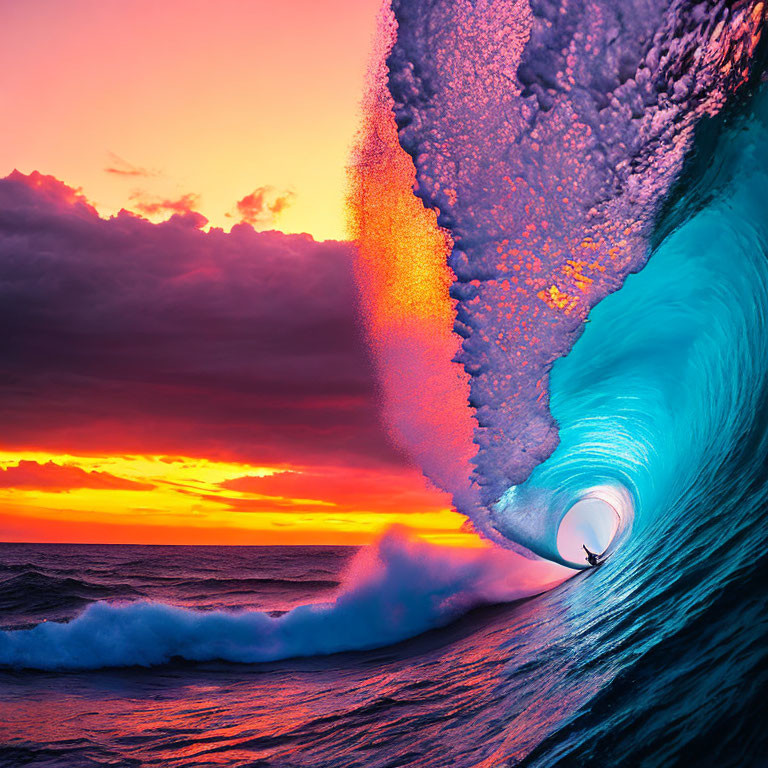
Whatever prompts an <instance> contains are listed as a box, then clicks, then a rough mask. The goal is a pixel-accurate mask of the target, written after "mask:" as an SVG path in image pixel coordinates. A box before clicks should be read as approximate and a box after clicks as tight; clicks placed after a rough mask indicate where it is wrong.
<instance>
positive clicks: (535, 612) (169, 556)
mask: <svg viewBox="0 0 768 768" xmlns="http://www.w3.org/2000/svg"><path fill="white" fill-rule="evenodd" d="M742 509H744V508H743V507H742ZM746 518H747V519H745V520H744V525H743V526H742V527H741V528H740V532H738V531H734V530H732V531H731V535H730V536H729V538H728V539H727V541H721V543H720V546H719V548H718V549H717V551H716V553H713V557H712V558H706V557H703V556H699V557H691V556H690V554H689V555H687V556H683V555H682V552H686V553H691V552H692V553H699V555H701V553H702V552H703V550H704V549H708V548H709V545H710V543H711V538H710V536H711V531H712V528H711V526H705V525H701V526H698V527H694V528H692V529H691V530H678V531H677V532H675V531H667V532H665V534H669V535H668V536H667V535H665V536H664V539H665V541H666V543H665V544H664V546H663V549H662V551H660V552H658V553H655V554H652V555H651V554H649V555H647V556H646V557H645V558H644V559H643V558H640V559H638V556H637V553H636V552H632V551H631V549H630V548H627V549H625V550H623V551H622V553H620V554H618V555H617V556H616V557H615V559H613V560H612V561H609V562H608V563H606V564H605V565H604V566H601V567H600V568H599V569H597V570H594V571H588V572H583V573H581V574H579V575H577V576H576V577H574V578H573V579H570V580H569V581H567V582H565V583H564V584H563V585H561V586H560V587H558V588H556V589H554V590H552V591H551V592H548V593H546V594H544V595H541V596H539V597H536V598H533V599H530V600H526V601H523V602H520V603H517V604H513V605H507V606H499V607H489V608H485V609H480V610H478V611H475V612H473V613H471V614H470V615H468V616H466V617H465V618H464V619H462V620H461V621H459V622H458V623H455V624H453V625H451V626H450V627H448V628H444V629H440V630H435V631H433V632H431V633H428V634H426V635H422V636H421V637H419V638H416V639H414V640H411V641H408V642H406V643H402V644H400V645H397V646H392V647H389V648H385V649H382V650H378V651H369V652H362V653H354V654H337V655H334V656H330V657H318V658H312V659H304V660H293V661H290V660H288V661H282V662H275V663H271V664H263V665H255V666H254V665H236V664H233V665H228V664H220V663H207V664H193V663H187V662H182V661H177V662H174V663H171V664H169V665H166V666H161V667H155V668H151V669H140V668H130V669H124V670H109V669H107V670H98V671H94V672H80V673H73V672H55V673H51V672H36V671H30V670H26V671H20V670H16V671H13V670H7V669H6V670H4V671H0V708H1V712H2V717H0V765H2V766H8V767H9V768H10V766H14V767H15V766H21V765H46V766H67V767H68V768H69V767H70V766H97V765H98V766H101V765H120V766H122V765H125V766H129V765H137V766H138V765H155V766H193V765H194V766H281V767H286V766H322V767H323V768H325V767H326V766H327V767H330V766H408V765H418V766H503V765H517V764H519V763H520V762H522V763H523V764H526V765H541V766H550V765H555V764H563V765H593V764H594V762H593V761H595V760H599V761H600V762H601V763H605V762H606V761H607V763H608V764H611V765H758V764H760V763H759V761H756V756H757V755H761V754H765V749H766V747H768V741H767V740H766V736H765V733H764V729H763V728H762V727H761V723H762V714H761V712H762V702H763V701H764V696H765V693H766V686H768V679H767V678H766V671H765V670H766V648H767V647H768V646H767V643H766V641H768V627H766V623H765V616H766V607H767V606H766V592H765V584H766V565H767V562H766V557H765V555H764V552H763V551H754V548H752V547H750V546H749V543H748V539H749V529H750V522H751V523H752V524H754V523H756V522H757V521H758V519H759V518H757V516H756V510H755V508H754V507H753V517H752V519H751V520H750V519H749V518H750V515H749V514H747V516H746ZM721 519H723V520H724V519H726V518H725V514H724V515H723V517H722V518H721ZM717 530H719V532H721V533H722V532H723V531H724V530H725V527H721V528H719V529H717ZM745 538H746V539H747V541H745ZM624 552H626V553H627V554H626V555H625V554H624ZM350 554H351V550H349V549H344V548H339V549H327V548H307V547H301V548H298V547H297V548H271V547H270V548H264V549H261V548H243V549H240V548H229V547H221V548H196V547H194V548H193V547H180V548H177V549H174V548H165V547H163V548H149V547H147V548H140V547H107V548H103V549H99V548H95V547H67V546H64V547H59V546H57V547H18V546H14V545H5V546H2V547H0V562H2V563H3V564H5V565H8V564H9V563H17V564H18V563H19V562H22V561H24V562H26V563H27V564H28V565H30V566H32V567H33V568H34V569H35V570H42V569H44V568H45V567H46V566H42V567H41V563H47V564H49V565H50V563H51V561H52V560H55V561H58V562H59V563H62V562H69V563H74V562H78V563H79V568H80V571H81V578H80V579H77V580H78V581H80V582H81V583H82V584H86V583H93V582H91V578H93V576H92V574H93V572H94V571H99V569H100V568H101V567H102V566H103V565H104V564H106V563H115V562H122V563H125V564H127V563H133V565H131V566H130V569H127V570H130V573H131V576H130V581H131V582H132V584H133V588H134V589H136V590H137V591H141V590H142V589H143V588H144V587H145V586H148V585H153V584H154V583H155V582H156V581H157V580H158V579H159V578H162V577H163V576H164V574H166V573H167V572H168V563H169V562H171V563H173V568H172V571H173V572H174V575H175V577H176V578H177V579H178V578H179V577H180V576H182V575H183V574H184V573H185V572H186V574H196V575H198V576H199V575H200V573H201V571H203V570H204V571H205V572H207V573H208V574H209V575H208V576H206V578H205V579H204V583H205V587H204V588H203V589H204V591H205V592H206V594H207V599H208V600H209V602H210V604H211V605H213V604H216V605H220V604H225V603H226V602H227V597H226V596H225V595H226V593H227V592H231V591H232V590H231V589H229V588H228V587H227V588H218V589H216V588H214V587H212V586H211V585H212V584H214V583H215V582H216V578H215V576H214V577H211V575H210V574H217V573H218V574H219V575H221V576H223V577H224V578H223V579H222V580H223V581H225V582H230V581H231V580H232V579H231V570H230V569H231V568H232V567H233V565H235V564H236V566H237V567H238V568H242V569H245V570H246V571H247V572H249V573H250V574H254V573H258V574H264V573H275V571H277V570H278V569H282V570H283V573H284V575H286V576H288V575H289V576H290V578H291V581H292V582H300V581H301V580H304V579H309V580H312V581H314V580H315V579H317V577H318V575H323V576H325V577H326V578H329V579H333V577H334V575H338V574H339V573H340V567H341V566H342V564H343V563H344V561H345V560H346V559H347V558H348V556H349V555H350ZM715 554H716V555H717V556H716V557H715V556H714V555H715ZM203 563H204V566H201V564H203ZM298 563H301V565H298ZM661 563H664V564H665V567H664V568H661V567H660V564H661ZM185 564H186V566H185ZM70 567H71V566H70ZM6 573H7V571H6ZM89 574H90V575H89ZM672 574H674V576H673V575H672ZM68 578H70V579H74V577H72V576H70V577H68ZM252 578H253V577H251V578H250V582H251V583H248V581H249V579H248V577H246V579H245V580H244V582H245V583H247V589H248V590H249V591H251V590H253V587H252ZM184 580H185V581H188V580H189V579H184ZM126 581H128V579H126ZM3 585H6V586H5V587H3ZM70 586H71V583H70V584H69V586H68V588H69V587H70ZM0 594H3V595H7V582H5V581H4V582H3V583H2V584H0ZM253 594H254V598H253V599H254V600H255V601H259V602H260V603H261V604H262V605H265V604H269V605H272V606H275V607H278V606H279V605H281V604H284V603H283V599H284V598H280V599H278V600H275V599H274V595H273V594H269V593H268V591H266V590H265V591H263V592H261V593H260V592H259V590H258V589H257V590H255V591H254V592H253ZM308 594H309V593H307V595H306V596H307V597H308ZM294 596H295V594H294V595H291V596H290V598H289V599H293V598H294ZM169 599H170V593H169ZM232 604H233V605H239V604H240V603H239V602H237V601H233V602H232ZM3 615H4V616H7V614H3ZM17 618H18V617H17Z"/></svg>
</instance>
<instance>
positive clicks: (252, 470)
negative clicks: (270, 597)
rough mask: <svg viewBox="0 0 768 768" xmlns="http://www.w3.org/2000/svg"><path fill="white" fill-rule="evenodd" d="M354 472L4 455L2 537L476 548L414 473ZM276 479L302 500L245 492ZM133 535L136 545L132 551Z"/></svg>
mask: <svg viewBox="0 0 768 768" xmlns="http://www.w3.org/2000/svg"><path fill="white" fill-rule="evenodd" d="M347 474H349V473H348V470H345V469H343V468H334V467H320V468H318V467H293V466H281V467H264V466H256V465H250V464H246V463H235V462H226V461H215V460H210V459H206V458H200V457H182V456H152V455H128V456H77V455H71V454H61V453H59V454H57V453H46V452H42V451H19V452H16V451H8V450H1V451H0V537H2V538H3V539H4V540H16V541H21V540H35V541H47V540H51V538H50V537H49V536H48V534H47V530H48V529H49V526H50V525H51V524H57V525H55V530H56V531H57V532H58V531H60V530H61V529H62V525H63V526H64V527H66V526H67V525H69V527H70V528H71V535H72V536H73V539H72V540H82V539H83V533H84V532H85V531H87V530H88V529H89V527H92V526H97V530H98V531H100V532H102V533H101V537H102V538H103V537H104V535H107V534H109V527H110V526H112V528H113V530H112V534H113V535H114V537H115V538H116V539H117V540H119V541H124V542H125V543H169V539H170V540H173V539H174V536H173V535H172V533H171V532H172V531H176V533H177V538H178V539H179V540H180V541H181V542H182V543H192V542H195V543H243V544H256V543H308V542H310V541H314V542H317V543H356V544H363V543H367V542H369V541H371V540H373V539H374V538H375V537H376V536H377V535H379V534H380V533H381V532H382V531H384V530H385V529H387V528H389V527H391V526H393V525H400V526H406V527H408V528H410V529H411V530H412V531H413V533H415V534H416V535H418V536H420V537H421V538H424V539H427V540H430V541H433V542H436V543H444V544H456V545H457V546H473V545H478V544H480V541H479V539H477V538H476V537H475V536H474V535H473V534H469V533H466V532H464V531H462V525H463V523H464V522H465V518H464V517H463V516H462V515H459V514H458V513H457V512H455V511H453V510H451V509H450V507H449V505H448V504H447V499H446V497H445V495H444V494H441V493H440V492H438V491H435V490H433V489H430V488H428V487H426V484H425V483H424V481H423V480H422V479H421V478H420V477H419V475H418V473H416V472H394V471H376V470H366V471H365V472H362V471H361V472H359V473H358V474H357V475H354V474H353V476H352V478H351V480H348V479H347V478H346V475H347ZM279 475H283V476H284V479H285V480H288V481H292V482H294V483H299V484H300V485H301V486H302V487H301V489H300V491H299V492H296V493H293V494H290V493H285V494H284V495H280V494H276V493H274V492H271V491H269V489H265V491H264V492H259V490H258V487H249V485H248V484H249V483H250V484H251V485H255V486H258V483H259V482H260V481H261V480H263V479H265V478H276V477H277V476H279ZM366 476H367V479H368V482H369V484H370V485H372V486H374V488H375V489H378V488H380V487H382V486H384V487H386V486H388V485H389V486H391V488H392V498H385V497H384V495H383V494H381V496H382V498H381V499H380V500H377V495H376V494H377V493H378V490H376V491H375V492H374V493H373V494H371V493H368V494H366V492H365V490H366ZM315 479H316V480H317V483H318V489H317V491H316V492H313V491H312V490H311V485H312V482H313V481H314V480H315ZM304 480H309V481H310V482H309V486H310V490H309V492H307V491H306V490H305V486H306V483H305V482H303V481H304ZM329 480H330V483H329V482H328V481H329ZM238 483H239V485H238ZM323 484H325V487H323ZM356 487H359V488H360V492H359V493H357V494H356V493H355V490H354V489H355V488H356ZM289 490H290V488H289ZM356 497H359V500H358V498H356ZM11 523H13V524H11ZM105 529H106V534H105V533H104V531H105ZM14 530H16V531H17V532H16V533H15V534H14V533H13V531H14ZM131 530H133V531H134V532H135V536H134V537H135V538H136V539H138V540H137V541H131V538H130V531H131ZM21 531H27V536H26V537H25V536H23V535H20V533H21ZM225 531H228V532H229V533H228V534H227V533H224V532H225ZM238 537H240V539H241V540H240V541H239V542H238V541H237V538H238ZM86 538H88V537H87V536H86ZM233 538H234V539H235V541H233ZM60 539H61V535H60V534H59V535H57V536H56V537H55V538H54V540H60Z"/></svg>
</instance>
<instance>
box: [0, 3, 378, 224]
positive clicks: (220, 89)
mask: <svg viewBox="0 0 768 768" xmlns="http://www.w3.org/2000/svg"><path fill="white" fill-rule="evenodd" d="M379 6H380V0H324V2H316V0H281V1H280V2H274V1H273V0H218V1H217V2H213V1H212V0H206V1H205V2H201V1H200V0H183V2H182V0H163V2H157V1H156V0H131V2H129V3H126V2H118V1H117V0H72V2H67V3H57V2H52V1H51V0H25V1H24V2H19V3H5V4H4V5H3V12H2V17H3V22H2V24H0V73H2V74H0V110H1V111H2V113H3V116H4V118H3V120H2V121H0V176H6V175H7V174H8V173H10V171H12V170H13V169H14V168H18V169H19V170H20V171H22V172H23V173H30V172H31V171H33V170H38V171H41V172H43V173H47V174H51V175H53V176H55V177H56V178H58V179H60V180H62V181H64V182H65V183H67V184H69V185H70V186H74V187H81V188H82V189H83V192H84V194H85V196H86V197H87V198H88V199H89V200H90V201H91V202H93V203H94V204H95V206H96V207H97V209H98V210H99V211H100V212H101V213H102V214H111V213H115V212H116V211H118V210H119V209H120V208H121V207H125V208H128V209H131V210H135V211H139V212H142V211H143V212H144V213H148V212H149V213H148V215H149V216H150V218H152V219H154V220H159V219H163V218H166V216H167V214H168V209H163V203H170V204H173V203H178V201H183V202H185V203H186V204H191V205H192V207H194V208H195V210H198V211H200V212H201V213H203V214H204V215H205V216H206V217H207V218H208V219H209V220H210V222H211V225H214V226H220V227H224V228H226V229H229V227H230V226H231V225H232V224H233V223H235V222H236V221H238V220H239V219H240V218H241V217H242V213H241V212H239V211H238V209H237V202H238V201H240V200H243V199H244V198H246V197H247V196H249V195H251V194H252V193H253V192H254V191H255V190H260V189H262V188H266V190H265V192H266V203H267V205H266V207H265V211H264V215H263V216H260V217H259V218H258V221H256V222H255V223H256V225H257V226H258V227H260V228H272V227H274V228H277V229H280V230H281V231H284V232H308V233H310V234H312V235H313V236H314V237H315V238H316V239H326V238H335V239H341V238H343V237H344V187H345V166H346V163H347V159H348V155H349V148H350V143H351V141H352V138H353V135H354V132H355V129H356V127H357V124H358V102H359V100H360V98H361V95H362V91H363V83H364V75H365V70H366V66H367V62H368V58H369V52H370V50H371V41H372V36H373V34H374V31H375V22H376V14H377V11H378V8H379ZM110 169H111V170H110ZM278 198H282V199H283V200H284V201H285V202H284V203H283V204H282V205H281V204H278V205H277V206H276V208H277V211H276V212H275V213H273V211H271V210H269V205H270V203H274V201H275V200H276V199H278ZM272 207H275V206H274V205H273V206H272ZM281 208H282V210H280V209H281Z"/></svg>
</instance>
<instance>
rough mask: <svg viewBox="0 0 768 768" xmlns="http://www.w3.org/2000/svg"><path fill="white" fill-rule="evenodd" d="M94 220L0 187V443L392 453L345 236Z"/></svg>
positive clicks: (18, 180) (41, 182) (92, 214)
mask: <svg viewBox="0 0 768 768" xmlns="http://www.w3.org/2000/svg"><path fill="white" fill-rule="evenodd" d="M203 223H204V219H203V218H202V217H200V216H199V215H198V214H194V213H185V214H176V215H174V216H172V217H171V218H170V219H169V220H168V221H166V222H163V223H160V224H153V223H150V222H149V221H146V220H145V219H142V218H141V217H139V216H135V215H133V214H130V213H127V212H125V211H123V212H121V213H120V214H119V215H118V216H116V217H114V218H112V219H108V220H105V219H101V218H100V217H99V216H98V215H97V213H96V211H95V210H94V209H93V208H92V207H90V206H89V205H88V204H87V202H85V201H84V200H83V199H82V198H81V197H79V196H78V194H77V193H76V192H75V191H74V190H72V189H70V188H69V187H67V186H65V185H64V184H62V183H60V182H58V181H56V180H55V179H53V178H52V177H45V176H41V175H40V174H32V175H31V176H29V177H26V176H23V175H22V174H19V173H14V174H12V175H11V176H9V177H8V178H7V179H3V180H0V327H2V329H3V332H2V334H0V420H1V421H2V424H3V429H2V433H0V442H1V443H2V445H4V446H5V447H10V446H12V447H17V448H19V447H21V446H30V447H31V446H34V447H41V448H45V449H46V450H67V451H74V450H81V451H82V450H90V451H95V452H101V451H111V452H114V451H122V452H126V453H127V452H134V453H135V452H141V453H177V454H187V455H190V454H192V455H209V456H217V457H228V458H241V459H243V460H247V461H251V462H253V461H257V462H273V463H274V462H285V463H296V462H300V463H306V462H310V461H314V462H317V461H322V462H323V463H326V464H329V463H334V462H336V461H347V462H349V461H352V462H355V463H359V464H365V463H371V462H373V463H380V462H387V463H389V462H399V461H400V460H399V458H398V457H397V456H396V455H395V454H394V452H393V451H392V449H390V448H389V447H388V445H387V443H386V439H385V437H384V436H383V434H382V432H381V429H380V428H379V426H378V419H377V414H376V407H375V396H374V386H373V383H372V380H371V374H370V368H369V364H368V360H367V357H366V353H365V349H364V346H363V344H362V342H361V340H360V338H359V337H358V332H357V330H356V328H357V322H356V311H357V310H356V305H355V291H354V285H353V280H352V270H351V259H352V253H351V248H350V246H348V245H346V244H342V243H336V242H325V243H317V242H314V241H313V240H312V239H311V238H310V237H308V236H305V235H283V234H280V233H277V232H265V233H258V232H255V231H254V230H253V229H252V228H251V227H250V226H247V225H244V224H239V225H236V226H235V227H234V228H233V229H232V232H231V233H229V234H225V233H224V232H223V231H221V230H212V231H211V232H208V233H206V232H203V231H202V230H201V229H199V227H200V226H201V225H202V224H203Z"/></svg>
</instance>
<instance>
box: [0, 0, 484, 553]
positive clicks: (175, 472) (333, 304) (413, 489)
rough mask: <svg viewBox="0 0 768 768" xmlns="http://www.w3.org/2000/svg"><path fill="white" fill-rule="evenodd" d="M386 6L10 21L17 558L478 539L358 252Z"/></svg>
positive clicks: (46, 15)
mask: <svg viewBox="0 0 768 768" xmlns="http://www.w3.org/2000/svg"><path fill="white" fill-rule="evenodd" d="M378 7H379V3H378V0H329V1H328V2H325V3H316V2H314V1H312V0H286V1H285V2H282V3H272V2H262V1H261V0H258V1H257V2H245V0H241V1H240V2H234V1H232V0H224V1H223V2H217V3H212V2H186V1H185V2H183V3H182V2H164V3H155V2H146V1H145V0H137V1H136V2H132V3H129V4H126V3H118V2H112V1H109V0H108V1H107V2H103V1H100V2H96V0H92V1H85V0H77V1H76V2H72V3H67V4H61V3H54V2H51V1H50V0H45V1H44V0H30V1H29V2H25V3H13V4H7V7H4V9H3V25H2V26H0V71H2V73H3V74H2V75H0V100H1V103H2V110H3V114H4V116H5V119H4V120H3V121H2V122H0V176H4V177H5V178H4V179H2V180H0V294H1V295H0V323H1V324H2V327H3V333H2V335H1V336H0V366H1V367H2V373H1V375H0V416H1V417H2V423H3V430H2V433H0V540H5V541H82V542H136V543H153V542H155V543H237V544H259V543H361V542H365V541H369V540H371V538H373V537H374V536H375V535H376V533H377V532H379V531H381V530H383V529H384V528H386V527H388V526H390V525H392V524H395V523H401V524H405V525H408V526H411V527H413V528H415V529H417V530H418V531H420V532H421V533H422V535H424V536H425V537H427V538H431V539H434V540H438V541H443V542H466V541H467V540H468V538H469V537H468V536H467V535H465V534H461V533H459V529H460V527H461V525H462V522H463V520H464V518H463V517H461V516H460V515H458V514H457V513H455V512H452V511H451V510H450V500H449V497H448V496H447V495H446V494H443V493H440V492H438V491H436V490H434V489H431V488H429V487H428V486H427V484H426V482H425V481H424V479H423V478H422V475H421V473H420V471H419V470H418V469H416V468H414V467H413V465H412V464H411V463H410V462H409V461H408V460H407V459H406V458H405V456H404V455H403V454H402V452H400V451H399V450H397V449H396V448H395V447H394V445H393V443H392V440H391V439H390V438H389V437H388V435H387V433H386V431H385V429H384V428H383V427H382V426H381V418H380V405H379V389H378V385H377V383H376V381H375V379H374V375H373V372H372V365H371V361H370V355H369V352H368V349H367V346H366V344H365V341H364V339H363V338H362V330H361V325H362V323H361V321H360V311H359V306H358V303H357V293H356V289H355V285H354V280H353V258H354V256H353V250H352V246H351V245H350V244H348V243H344V242H338V241H342V240H344V238H345V237H346V236H347V234H346V229H345V194H346V168H347V166H348V164H349V160H350V148H351V145H352V142H353V139H354V136H355V132H356V130H357V127H358V126H359V124H360V111H359V102H360V99H361V97H362V94H363V90H364V83H365V73H366V68H367V66H368V62H369V57H370V51H371V50H372V39H373V35H374V32H375V28H376V14H377V10H378ZM20 62H22V63H23V64H22V65H20ZM268 230H277V231H268ZM323 241H325V242H323Z"/></svg>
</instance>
